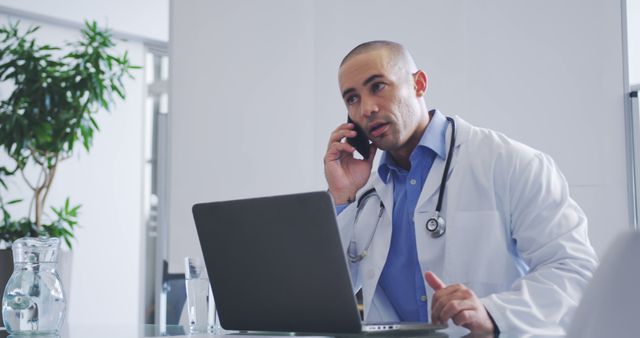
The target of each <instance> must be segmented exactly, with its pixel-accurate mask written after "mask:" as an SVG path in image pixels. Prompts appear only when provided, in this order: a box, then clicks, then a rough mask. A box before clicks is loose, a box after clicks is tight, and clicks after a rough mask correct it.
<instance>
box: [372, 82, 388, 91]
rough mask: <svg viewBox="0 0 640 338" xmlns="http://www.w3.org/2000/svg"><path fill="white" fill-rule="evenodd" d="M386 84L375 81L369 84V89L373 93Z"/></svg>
mask: <svg viewBox="0 0 640 338" xmlns="http://www.w3.org/2000/svg"><path fill="white" fill-rule="evenodd" d="M386 86H387V85H386V84H385V83H383V82H376V83H374V84H372V85H371V91H372V92H373V93H377V92H379V91H381V90H382V89H384V87H386Z"/></svg>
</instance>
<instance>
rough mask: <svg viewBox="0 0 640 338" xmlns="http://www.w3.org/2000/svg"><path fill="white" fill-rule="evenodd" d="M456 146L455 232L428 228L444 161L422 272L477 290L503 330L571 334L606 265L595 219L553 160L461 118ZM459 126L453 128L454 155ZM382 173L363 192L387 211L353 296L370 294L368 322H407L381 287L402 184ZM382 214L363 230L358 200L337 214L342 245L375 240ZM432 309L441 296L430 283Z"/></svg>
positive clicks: (450, 196) (419, 226)
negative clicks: (594, 238)
mask: <svg viewBox="0 0 640 338" xmlns="http://www.w3.org/2000/svg"><path fill="white" fill-rule="evenodd" d="M455 121H456V145H455V149H454V154H453V157H452V161H451V167H450V169H449V174H448V180H447V186H446V189H445V190H446V191H445V196H444V201H443V207H442V214H443V215H444V218H445V220H446V222H447V231H446V233H445V234H444V235H443V236H442V237H440V238H433V237H432V236H431V235H430V233H429V232H428V231H427V230H426V228H425V223H426V221H427V218H428V217H429V216H430V215H432V214H433V211H434V210H435V207H436V204H437V199H438V190H439V189H438V188H439V186H440V180H441V179H442V176H441V175H442V173H443V170H444V165H445V163H444V161H443V160H442V159H441V158H439V157H436V159H435V161H434V163H433V166H432V167H431V171H430V174H429V175H428V177H427V180H426V182H425V185H424V186H423V188H422V192H421V195H420V198H419V199H418V203H417V206H416V210H415V213H414V220H415V225H416V226H415V232H416V236H415V237H416V245H417V248H418V260H419V263H420V267H421V270H422V271H423V273H424V272H426V271H433V272H434V273H435V274H436V275H438V276H439V277H440V278H441V279H442V280H443V281H444V282H445V283H447V284H455V283H460V284H464V285H466V286H467V287H469V288H471V289H472V290H473V291H474V292H475V294H476V295H477V296H478V297H479V298H480V300H481V301H482V303H483V304H484V306H485V307H486V309H487V310H488V311H489V313H490V314H491V316H492V317H493V319H494V320H495V322H496V324H497V326H498V327H499V329H500V330H501V331H502V332H528V333H533V334H564V332H565V330H566V329H567V328H568V325H569V322H570V320H571V317H572V314H573V312H574V310H575V308H576V306H577V305H578V302H579V301H580V297H581V294H582V291H583V290H584V288H585V287H586V285H587V283H588V281H589V279H590V278H591V276H592V273H593V271H594V270H595V268H596V266H597V257H596V254H595V252H594V250H593V248H592V247H591V244H590V243H589V239H588V237H587V218H586V216H585V214H584V212H583V211H582V210H581V209H580V207H579V206H578V205H577V204H576V202H575V201H574V200H573V199H571V197H570V196H569V189H568V185H567V182H566V180H565V178H564V177H563V175H562V174H561V173H560V171H559V170H558V168H557V167H556V165H555V163H554V162H553V160H552V159H551V158H550V157H549V156H547V155H545V154H543V153H541V152H539V151H536V150H534V149H532V148H530V147H527V146H525V145H523V144H521V143H518V142H516V141H513V140H511V139H509V138H507V137H505V136H504V135H502V134H499V133H496V132H494V131H491V130H487V129H482V128H478V127H474V126H472V125H470V124H469V123H467V122H465V121H463V120H462V119H460V118H458V117H456V118H455ZM450 133H451V128H449V129H448V131H447V137H446V140H447V145H446V149H447V150H448V149H449V142H450ZM391 182H392V180H389V184H384V183H383V182H382V180H381V179H380V177H379V175H378V173H377V172H373V173H372V174H371V177H370V179H369V182H368V183H367V184H366V185H365V186H364V187H363V188H362V189H361V190H360V191H359V192H358V195H357V197H359V196H360V195H361V194H362V193H363V192H365V191H367V190H369V189H370V188H372V187H375V189H376V191H377V193H378V195H379V196H380V198H381V199H382V201H383V203H384V205H385V207H386V210H385V212H384V213H383V215H382V218H381V219H380V223H379V225H378V228H377V230H376V231H375V234H374V237H373V240H372V242H371V245H370V247H369V250H368V256H366V257H365V258H364V259H363V260H362V261H360V262H358V263H349V264H350V270H351V277H352V282H353V286H354V292H355V291H357V290H359V289H360V288H362V290H363V303H364V315H365V321H394V320H398V318H397V317H396V315H395V312H394V310H393V308H392V306H391V305H390V303H389V301H388V300H387V298H386V296H385V295H384V293H383V292H382V291H381V290H379V288H376V286H377V284H378V279H379V277H380V273H381V272H382V269H383V267H384V264H385V262H386V258H387V253H388V251H389V243H390V240H391V213H392V210H393V183H391ZM378 213H379V201H378V200H377V199H376V198H375V197H374V198H370V199H369V203H367V204H366V206H365V207H364V209H363V210H362V211H361V214H360V216H359V218H360V219H359V220H358V229H356V230H355V231H354V226H353V220H354V217H355V214H356V203H352V204H351V205H350V206H348V207H347V208H346V209H345V210H343V211H342V212H341V213H340V215H339V216H338V223H339V225H340V234H341V238H342V244H343V248H345V250H346V248H347V247H348V244H349V242H350V241H351V240H352V239H353V240H356V242H357V245H358V253H360V252H361V251H362V249H363V247H364V246H365V245H366V243H367V242H368V239H369V236H370V235H371V231H373V227H374V226H375V223H376V219H377V217H378ZM425 289H426V290H427V296H428V302H429V304H428V305H429V308H430V307H431V304H430V302H431V298H432V297H431V296H432V294H433V290H431V288H430V287H429V286H428V285H427V284H426V282H425Z"/></svg>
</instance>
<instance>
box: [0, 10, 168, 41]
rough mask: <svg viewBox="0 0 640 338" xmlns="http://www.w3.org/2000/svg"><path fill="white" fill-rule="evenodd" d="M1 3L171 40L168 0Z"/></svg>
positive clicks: (48, 15) (29, 11) (123, 31)
mask: <svg viewBox="0 0 640 338" xmlns="http://www.w3.org/2000/svg"><path fill="white" fill-rule="evenodd" d="M0 6H3V7H6V8H9V9H12V10H18V11H26V12H28V13H32V14H40V15H46V16H47V17H49V18H56V19H60V20H66V21H71V22H76V23H82V22H83V20H85V19H87V20H96V21H97V22H98V24H100V25H102V26H105V25H106V26H108V27H109V28H110V29H113V30H116V31H119V32H122V33H126V34H133V35H137V36H140V37H144V38H147V39H154V40H159V41H168V40H169V25H168V20H169V6H168V0H135V1H130V0H109V1H99V0H46V1H42V0H0Z"/></svg>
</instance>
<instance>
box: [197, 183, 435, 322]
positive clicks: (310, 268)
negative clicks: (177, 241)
mask: <svg viewBox="0 0 640 338" xmlns="http://www.w3.org/2000/svg"><path fill="white" fill-rule="evenodd" d="M192 211H193V217H194V220H195V224H196V229H197V232H198V238H199V241H200V245H201V248H202V253H203V255H204V261H205V265H206V267H207V271H208V275H209V281H210V282H211V288H212V291H213V297H214V299H215V301H216V308H217V310H218V316H219V318H220V324H221V326H222V327H223V328H224V329H226V330H237V331H276V332H301V333H305V332H308V333H362V332H386V333H389V332H390V331H396V330H397V331H399V332H407V331H420V332H424V333H428V332H433V331H435V330H439V329H443V328H446V325H433V324H428V323H377V324H372V323H367V324H366V325H364V324H363V323H362V321H361V318H360V314H359V312H358V308H357V304H356V299H355V296H354V294H353V288H352V286H351V280H350V277H349V271H348V268H347V261H346V257H345V254H344V250H343V248H342V244H341V241H340V234H339V232H338V225H337V221H336V216H335V208H334V205H333V202H332V200H331V197H330V195H329V194H328V193H327V192H325V191H321V192H310V193H301V194H291V195H282V196H272V197H261V198H251V199H243V200H234V201H223V202H212V203H199V204H195V205H194V206H193V208H192Z"/></svg>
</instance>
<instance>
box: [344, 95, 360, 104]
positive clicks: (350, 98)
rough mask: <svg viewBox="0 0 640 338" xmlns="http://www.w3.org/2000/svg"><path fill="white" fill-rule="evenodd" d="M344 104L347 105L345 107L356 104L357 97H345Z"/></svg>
mask: <svg viewBox="0 0 640 338" xmlns="http://www.w3.org/2000/svg"><path fill="white" fill-rule="evenodd" d="M345 102H346V103H347V105H352V104H354V103H356V102H358V96H357V95H352V96H349V97H347V99H346V100H345Z"/></svg>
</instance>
